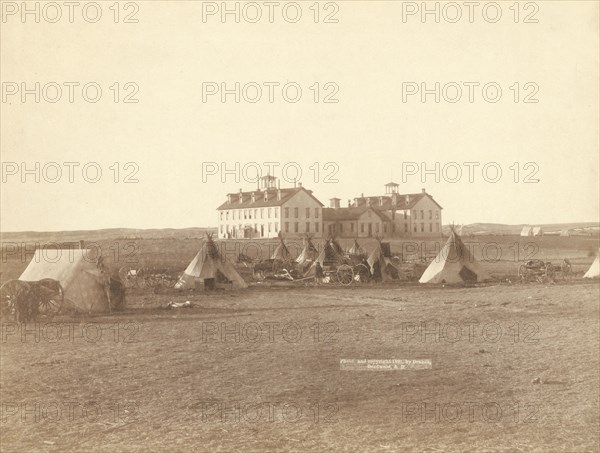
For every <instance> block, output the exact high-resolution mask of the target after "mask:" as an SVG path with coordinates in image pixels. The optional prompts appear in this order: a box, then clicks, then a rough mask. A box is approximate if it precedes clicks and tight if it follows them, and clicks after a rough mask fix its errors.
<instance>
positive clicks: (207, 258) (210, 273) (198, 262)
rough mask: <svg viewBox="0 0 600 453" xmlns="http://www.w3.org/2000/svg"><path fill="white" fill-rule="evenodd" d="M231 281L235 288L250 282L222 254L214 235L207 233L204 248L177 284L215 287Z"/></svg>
mask: <svg viewBox="0 0 600 453" xmlns="http://www.w3.org/2000/svg"><path fill="white" fill-rule="evenodd" d="M219 282H222V283H231V284H232V287H233V288H247V287H248V284H247V283H246V281H245V280H244V279H243V278H242V277H241V276H240V274H238V272H237V271H236V270H235V267H233V264H231V263H230V262H229V261H228V260H227V259H226V258H225V257H224V256H221V254H220V253H219V250H218V248H217V244H215V242H214V241H213V239H212V235H210V234H209V235H207V237H206V241H205V242H204V244H203V245H202V249H201V250H200V251H199V252H198V253H197V254H196V256H195V257H194V259H193V260H192V262H191V263H190V264H189V265H188V267H187V268H186V270H185V271H184V273H183V275H182V276H181V278H180V279H179V281H178V282H177V284H176V285H175V288H177V289H191V288H197V287H200V288H203V289H205V290H207V289H215V288H216V284H217V283H219Z"/></svg>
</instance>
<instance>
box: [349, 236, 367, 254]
mask: <svg viewBox="0 0 600 453" xmlns="http://www.w3.org/2000/svg"><path fill="white" fill-rule="evenodd" d="M348 254H349V255H355V256H362V255H366V252H365V249H363V248H362V247H361V246H360V244H359V243H358V241H357V240H356V239H354V244H352V247H350V248H349V249H348Z"/></svg>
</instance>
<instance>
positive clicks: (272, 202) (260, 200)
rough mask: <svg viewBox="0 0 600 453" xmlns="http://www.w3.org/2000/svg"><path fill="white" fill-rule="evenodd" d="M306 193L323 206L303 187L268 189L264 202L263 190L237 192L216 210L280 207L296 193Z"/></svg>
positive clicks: (321, 204) (310, 191)
mask: <svg viewBox="0 0 600 453" xmlns="http://www.w3.org/2000/svg"><path fill="white" fill-rule="evenodd" d="M277 191H281V200H278V199H277ZM300 191H304V192H306V193H307V194H308V195H309V196H310V197H311V198H312V199H313V200H315V201H316V202H317V203H318V204H319V205H320V206H323V203H321V202H320V201H319V200H318V199H317V198H316V197H315V196H314V195H313V194H312V190H307V189H305V188H304V187H292V188H287V189H269V190H268V193H269V199H268V200H267V201H265V199H264V193H265V191H264V190H254V191H252V192H237V193H229V194H227V195H231V203H229V202H228V201H226V202H225V203H223V204H222V205H221V206H219V207H218V208H217V210H218V211H222V210H224V209H241V208H263V207H267V206H281V205H283V204H285V203H286V202H288V201H289V200H291V199H292V198H293V197H294V195H296V194H297V193H298V192H300ZM253 193H254V194H255V201H254V203H252V194H253ZM240 194H241V195H242V201H241V202H240Z"/></svg>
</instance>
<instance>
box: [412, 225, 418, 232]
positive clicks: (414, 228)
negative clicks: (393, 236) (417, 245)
mask: <svg viewBox="0 0 600 453" xmlns="http://www.w3.org/2000/svg"><path fill="white" fill-rule="evenodd" d="M413 231H414V232H415V233H416V232H417V224H416V223H415V224H414V225H413Z"/></svg>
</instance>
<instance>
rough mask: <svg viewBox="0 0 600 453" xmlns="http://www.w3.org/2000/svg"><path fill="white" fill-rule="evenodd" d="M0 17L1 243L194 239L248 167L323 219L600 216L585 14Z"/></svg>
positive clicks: (151, 9)
mask: <svg viewBox="0 0 600 453" xmlns="http://www.w3.org/2000/svg"><path fill="white" fill-rule="evenodd" d="M6 3H7V2H3V5H4V6H3V11H2V21H1V22H0V26H1V29H0V47H1V48H0V51H1V56H0V63H1V64H0V78H1V81H2V103H1V104H0V145H1V160H2V190H1V194H0V208H1V210H0V214H1V215H0V229H1V230H2V231H22V230H36V231H57V230H78V229H100V228H115V227H128V228H183V227H192V226H216V224H217V217H216V208H217V207H218V206H219V205H220V204H221V203H223V202H224V201H225V194H227V193H229V192H237V191H239V190H240V189H243V190H245V191H246V190H252V189H254V188H255V187H256V182H254V181H255V179H254V178H255V175H256V168H257V167H258V168H259V169H260V171H261V173H262V174H263V175H264V174H267V172H269V173H271V174H273V175H274V176H277V177H279V178H280V183H281V186H282V187H289V186H292V185H293V183H294V179H296V181H297V182H302V184H303V185H304V186H305V187H306V188H308V189H311V190H313V191H314V194H315V195H316V197H317V198H319V199H320V200H321V201H322V202H323V203H324V204H325V205H328V200H329V198H332V197H339V198H341V199H342V200H343V203H344V204H345V203H346V200H347V199H351V198H354V197H357V196H360V195H361V194H365V195H381V194H383V192H384V184H385V183H387V182H390V180H393V181H395V182H397V183H398V184H400V188H399V190H400V192H401V193H416V192H420V191H421V189H423V188H425V189H426V191H427V192H428V193H429V194H431V195H432V196H433V197H434V198H435V200H436V201H437V202H438V203H439V204H440V205H441V206H442V207H443V208H444V211H443V222H444V223H457V224H466V223H475V222H486V223H487V222H489V223H508V224H520V223H525V224H544V223H567V222H584V221H586V222H587V221H597V220H598V219H599V217H600V202H599V198H600V175H599V167H600V163H599V156H600V153H599V150H600V143H599V124H600V118H599V103H600V101H599V54H600V49H599V36H598V11H599V7H598V3H597V2H591V1H581V2H578V1H569V2H562V1H556V2H529V3H527V2H520V3H519V4H518V5H519V7H518V17H517V15H516V12H517V11H515V9H510V8H511V5H513V3H514V2H500V3H499V5H500V13H501V14H502V15H501V16H500V17H499V19H498V20H497V21H496V22H494V20H495V18H496V17H497V14H498V11H497V10H495V7H486V8H487V9H486V10H485V13H484V12H483V10H482V9H483V7H481V9H476V10H474V11H473V15H472V18H470V17H469V10H468V8H467V7H466V6H464V4H463V2H456V3H455V5H458V8H459V9H456V7H452V8H454V9H452V8H451V7H447V6H446V7H445V6H444V5H445V3H438V2H428V3H427V4H428V7H429V8H431V9H432V10H433V9H435V8H436V4H437V5H438V6H437V7H438V8H440V16H439V22H436V20H435V19H436V18H435V16H434V14H429V15H425V16H422V15H421V12H422V11H420V8H421V2H416V3H415V2H389V1H338V2H321V3H320V4H318V13H319V14H318V17H317V16H316V10H317V8H315V7H314V6H313V4H314V2H312V1H310V2H297V3H295V4H292V3H293V2H280V5H279V6H278V7H277V8H276V9H275V10H274V11H273V15H272V22H271V21H270V19H269V9H268V6H266V5H265V4H264V2H255V3H253V5H257V6H251V7H248V6H246V7H245V9H244V5H246V3H243V2H227V6H228V8H230V9H234V8H235V7H236V3H237V4H238V5H239V6H238V7H239V8H240V16H239V22H236V21H235V16H234V15H233V14H229V15H226V16H225V18H224V19H223V17H222V16H221V14H220V13H221V11H216V13H215V14H210V13H212V12H215V8H220V7H221V2H217V3H214V2H194V1H169V2H167V1H156V0H154V1H138V2H130V3H129V4H128V6H126V5H125V3H121V4H120V8H119V9H118V13H119V14H118V17H117V16H116V12H117V11H116V10H115V8H114V7H112V8H113V9H111V5H112V4H113V3H114V2H99V5H100V7H101V14H102V15H101V16H100V17H99V18H98V19H97V21H96V22H94V20H96V17H97V12H98V11H95V10H94V9H93V8H88V9H87V10H86V11H85V13H84V12H83V11H82V10H79V9H77V10H74V11H73V12H72V13H73V14H72V22H71V21H70V19H69V10H68V8H67V7H66V6H60V5H62V3H61V2H58V5H59V8H61V10H60V11H57V10H56V9H52V8H54V7H46V8H45V9H43V8H44V5H45V2H39V3H40V5H41V6H40V17H39V19H40V20H39V22H36V21H35V19H36V18H35V15H34V14H29V15H25V16H24V17H23V16H22V15H21V13H22V11H20V10H17V11H15V10H14V8H21V2H15V3H14V5H16V6H12V2H8V3H11V6H8V7H7V6H6ZM488 3H490V2H481V5H486V4H488ZM32 4H33V2H32ZM84 4H85V2H83V3H82V5H84ZM526 4H527V5H526ZM284 7H285V13H284V12H283V10H284ZM32 8H34V7H32ZM252 8H254V9H252ZM311 8H312V9H311ZM414 8H417V9H419V10H418V11H416V12H415V9H414ZM513 8H514V7H513ZM259 10H260V12H261V14H262V15H261V17H260V19H257V21H256V22H254V23H252V22H251V21H252V20H254V18H255V17H256V13H257V11H259ZM298 11H300V12H301V14H302V15H301V16H300V17H299V19H298V20H297V21H296V22H294V20H296V17H297V13H298ZM58 12H60V13H61V16H60V18H59V19H56V17H58V16H57V14H58ZM459 12H460V13H461V16H460V19H455V18H456V17H458V16H457V14H458V13H459ZM412 13H414V14H412ZM135 20H137V22H132V21H135ZM51 21H54V22H51ZM115 21H116V22H115ZM336 21H337V22H336ZM533 21H537V22H533ZM36 83H39V89H37V88H36ZM236 83H238V84H239V89H237V88H236ZM436 84H439V85H436ZM84 86H86V88H85V90H84V89H83V87H84ZM438 86H439V88H438ZM57 87H58V88H59V89H60V92H59V91H58V89H57ZM98 87H99V88H100V90H101V92H97V88H98ZM284 87H285V90H284ZM298 87H299V88H300V90H301V91H298ZM484 87H485V89H484ZM223 88H224V89H225V90H229V91H226V94H225V97H224V98H222V92H223ZM23 89H25V90H30V94H26V95H25V96H24V97H23V96H22V94H23ZM258 89H260V93H259V91H258ZM498 89H499V90H500V91H498ZM70 90H72V92H71V93H70ZM270 90H272V91H270ZM424 90H425V96H424V97H422V95H423V91H424ZM215 91H216V92H215ZM227 93H229V94H227ZM70 94H72V101H73V102H70V99H69V96H70ZM36 95H39V102H36ZM236 95H237V96H239V99H238V100H239V102H236ZM270 95H272V102H271V99H270ZM436 96H438V97H439V99H437V101H438V102H436ZM52 101H55V102H52ZM92 101H95V102H92ZM125 101H127V102H125ZM133 101H137V102H133ZM471 101H472V102H471ZM236 169H239V171H236ZM269 169H270V171H269ZM284 169H285V170H286V172H285V174H284V172H283V170H284ZM298 169H299V170H300V171H301V174H297V172H298ZM317 169H318V171H317ZM222 170H225V171H222ZM295 175H297V176H295ZM36 178H37V179H38V180H37V181H36Z"/></svg>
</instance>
